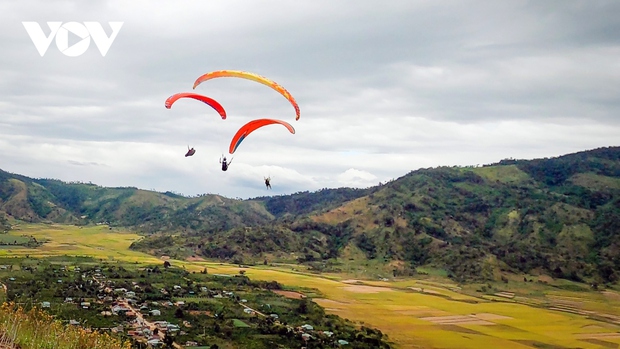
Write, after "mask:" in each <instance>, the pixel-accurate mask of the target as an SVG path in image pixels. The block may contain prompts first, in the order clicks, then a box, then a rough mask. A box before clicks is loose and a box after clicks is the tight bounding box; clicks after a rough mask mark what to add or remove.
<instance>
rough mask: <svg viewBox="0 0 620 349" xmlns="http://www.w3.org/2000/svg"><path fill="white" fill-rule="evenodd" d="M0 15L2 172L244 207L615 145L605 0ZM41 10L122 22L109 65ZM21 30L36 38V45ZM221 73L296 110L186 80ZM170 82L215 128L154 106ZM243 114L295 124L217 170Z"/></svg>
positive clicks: (199, 6)
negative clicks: (268, 82) (237, 200)
mask: <svg viewBox="0 0 620 349" xmlns="http://www.w3.org/2000/svg"><path fill="white" fill-rule="evenodd" d="M0 17H1V20H0V47H2V54H1V55H0V169H3V170H5V171H9V172H13V173H19V174H23V175H27V176H30V177H34V178H41V177H45V178H57V179H61V180H64V181H83V182H89V181H90V182H93V183H96V184H99V185H103V186H135V187H138V188H142V189H154V190H157V191H167V190H170V191H174V192H177V193H181V194H184V195H196V194H201V193H217V194H221V195H224V196H227V197H233V198H234V197H241V198H248V197H255V196H260V195H271V194H289V193H294V192H298V191H305V190H310V191H314V190H317V189H321V188H334V187H343V186H350V187H367V186H371V185H376V184H378V183H379V182H384V181H386V180H390V179H393V178H398V177H400V176H402V175H404V174H406V173H407V172H409V171H411V170H415V169H419V168H427V167H435V166H441V165H450V166H451V165H477V164H485V163H492V162H496V161H499V160H501V159H504V158H509V157H512V158H519V159H532V158H541V157H553V156H558V155H563V154H567V153H571V152H576V151H581V150H587V149H592V148H597V147H602V146H618V145H620V142H619V141H620V113H619V112H620V36H619V35H618V33H620V20H619V18H620V2H618V1H596V0H593V1H570V0H558V1H512V0H503V1H469V0H458V1H433V0H402V1H401V0H390V1H378V0H374V1H370V0H338V1H334V0H311V1H310V0H308V1H306V0H298V1H283V0H280V1H266V0H251V1H250V0H244V1H235V0H225V1H224V0H222V1H220V0H210V1H198V0H187V1H180V2H172V1H152V0H150V1H138V0H136V1H120V0H119V1H80V2H77V1H75V2H71V1H53V0H41V1H30V0H21V1H3V2H0ZM52 21H57V22H62V23H67V22H78V23H83V22H88V21H93V22H99V23H101V24H102V27H103V29H104V30H105V32H106V35H108V36H110V35H111V34H112V32H113V31H112V28H111V27H110V25H109V24H108V22H122V23H123V24H122V27H121V28H120V30H119V31H118V32H117V36H116V38H115V39H114V41H113V42H112V44H111V46H110V47H109V50H108V52H107V54H106V55H105V56H102V54H101V53H100V51H99V50H98V48H97V43H95V42H94V39H92V38H93V37H94V36H95V35H93V34H92V33H91V36H90V39H86V40H85V41H80V39H79V37H78V36H76V35H74V34H71V33H69V34H68V36H66V37H68V41H67V45H68V46H70V47H69V48H71V47H73V46H72V45H74V44H76V45H85V44H86V43H88V42H90V43H89V46H88V48H87V49H86V50H85V51H84V53H83V54H82V55H79V56H67V55H66V54H65V53H70V51H68V50H65V51H64V53H63V51H62V50H64V49H65V48H66V46H67V45H65V47H63V40H62V38H58V37H54V38H52V37H51V36H50V32H51V31H50V27H48V25H47V22H52ZM22 22H37V23H38V24H39V25H40V26H41V28H42V33H43V34H42V35H44V37H50V40H51V42H50V45H49V47H48V48H47V51H46V52H45V54H44V56H41V55H40V54H39V52H38V51H37V48H36V47H35V44H34V43H33V41H32V39H31V37H30V36H29V34H28V32H27V30H26V29H25V26H24V25H23V23H22ZM66 28H77V29H74V30H73V32H75V31H78V32H79V30H78V29H80V28H82V26H81V25H77V26H76V25H74V24H70V25H68V26H66ZM84 28H85V27H84ZM60 32H62V30H59V32H58V33H60ZM64 33H65V34H66V33H67V31H64ZM82 34H83V33H82ZM87 34H88V32H87V33H86V35H87ZM57 35H58V36H62V33H61V34H57ZM83 36H84V35H83ZM86 37H88V36H86ZM80 42H81V44H80ZM79 47H80V46H76V48H74V52H75V50H78V51H79ZM81 47H85V46H81ZM222 69H232V70H245V71H250V72H254V73H257V74H260V75H263V76H266V77H268V78H270V79H273V80H275V81H276V82H278V83H279V84H281V85H282V86H284V87H285V88H286V89H287V90H288V91H289V92H290V93H291V94H292V95H293V96H294V97H295V99H296V100H297V102H298V104H299V106H300V109H301V117H300V119H299V120H297V121H295V112H294V109H293V107H292V106H291V104H289V103H288V101H287V100H286V99H285V98H284V97H282V96H281V95H279V94H278V93H277V92H275V91H274V90H272V89H270V88H268V87H267V86H264V85H261V84H258V83H256V82H253V81H249V80H244V79H235V78H222V79H214V80H209V81H207V82H204V83H202V84H201V85H200V86H198V87H197V88H196V90H192V86H193V83H194V81H195V80H196V78H198V77H199V76H200V75H202V74H204V73H207V72H210V71H214V70H222ZM178 92H197V93H200V94H203V95H206V96H209V97H211V98H213V99H215V100H217V101H218V102H219V103H221V104H222V106H223V107H224V108H225V109H226V112H227V114H228V117H227V119H226V120H222V119H221V118H220V117H219V115H218V114H217V113H216V112H215V111H214V110H213V109H211V108H210V107H209V106H207V105H205V104H203V103H201V102H198V101H195V100H190V99H184V100H179V101H178V102H177V103H176V104H174V105H173V107H172V108H171V109H166V108H165V107H164V101H165V100H166V98H167V97H169V96H170V95H172V94H175V93H178ZM257 118H275V119H280V120H283V121H287V122H289V123H291V125H292V126H293V127H295V130H296V133H295V134H294V135H293V134H290V133H289V132H288V131H287V130H286V129H285V128H284V127H282V126H280V125H271V126H266V127H264V128H262V129H260V130H257V131H255V132H254V133H252V134H251V135H250V136H249V137H248V138H247V139H246V140H244V141H243V143H242V144H241V146H240V147H239V148H238V150H237V151H236V153H235V154H234V160H233V163H232V165H231V167H230V169H229V170H228V171H226V172H223V171H221V169H220V165H219V163H218V159H219V158H220V156H221V155H222V154H227V152H228V146H229V143H230V140H231V138H232V136H233V135H234V134H235V132H236V131H237V130H238V129H239V128H240V127H241V126H242V125H244V124H245V123H247V122H248V121H250V120H253V119H257ZM188 145H189V146H191V147H194V148H195V149H196V154H195V155H194V156H192V157H187V158H186V157H184V155H185V152H186V151H187V146H188ZM227 155H228V154H227ZM228 157H229V158H230V155H229V156H228ZM266 176H271V178H272V185H273V190H272V191H269V192H268V191H266V189H265V187H264V184H263V177H266Z"/></svg>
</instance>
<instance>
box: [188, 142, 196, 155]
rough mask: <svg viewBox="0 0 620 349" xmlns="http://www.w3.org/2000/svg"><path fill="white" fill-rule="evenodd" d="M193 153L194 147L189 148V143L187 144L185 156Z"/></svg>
mask: <svg viewBox="0 0 620 349" xmlns="http://www.w3.org/2000/svg"><path fill="white" fill-rule="evenodd" d="M194 153H196V150H195V149H194V148H192V149H190V148H189V145H188V146H187V153H186V154H185V157H188V156H192V155H194Z"/></svg>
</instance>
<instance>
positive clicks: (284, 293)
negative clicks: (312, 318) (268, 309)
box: [271, 290, 306, 299]
mask: <svg viewBox="0 0 620 349" xmlns="http://www.w3.org/2000/svg"><path fill="white" fill-rule="evenodd" d="M271 291H272V292H273V293H277V294H279V295H281V296H284V297H286V298H291V299H304V298H306V296H305V295H303V294H301V293H299V292H293V291H283V290H271Z"/></svg>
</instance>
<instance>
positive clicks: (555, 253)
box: [0, 147, 620, 283]
mask: <svg viewBox="0 0 620 349" xmlns="http://www.w3.org/2000/svg"><path fill="white" fill-rule="evenodd" d="M7 219H8V220H7ZM11 219H17V220H22V221H28V222H56V223H71V224H78V225H79V224H94V223H107V224H110V225H111V226H122V227H127V228H131V229H135V230H137V231H139V232H142V233H144V234H145V235H146V237H145V238H144V239H143V240H141V241H139V242H137V243H135V244H134V245H133V246H132V248H135V249H140V250H143V251H146V252H149V253H153V254H157V255H160V254H167V255H170V256H175V257H177V258H184V257H190V256H194V257H205V258H217V259H222V260H227V261H235V262H239V263H243V262H246V263H247V262H248V261H253V262H257V261H263V260H265V262H267V261H266V259H269V261H274V260H285V259H290V258H291V256H292V255H293V256H295V258H296V260H297V261H298V262H303V263H309V264H311V265H313V266H314V267H315V268H317V269H322V270H325V269H329V268H330V266H331V268H335V267H334V266H336V265H338V263H335V262H334V261H337V260H345V259H346V260H352V261H353V262H355V263H369V262H372V263H375V264H380V265H383V266H385V267H386V268H388V269H390V270H392V272H393V273H394V275H399V274H403V273H404V274H407V273H414V272H415V268H416V267H419V266H429V265H430V266H433V267H435V268H441V269H444V270H446V271H447V272H448V274H449V275H450V276H451V277H453V278H455V279H457V280H460V281H467V280H485V279H493V278H497V275H498V272H500V273H501V272H514V273H546V274H550V275H552V276H554V277H562V278H568V279H572V280H577V281H588V282H597V283H601V282H616V281H618V280H619V279H620V147H607V148H599V149H594V150H590V151H583V152H579V153H574V154H568V155H564V156H560V157H556V158H545V159H536V160H513V159H506V160H502V161H500V162H499V163H496V164H490V165H485V166H481V167H438V168H430V169H420V170H416V171H412V172H410V173H408V174H406V175H404V176H403V177H400V178H398V179H396V180H393V181H391V182H389V183H386V184H383V185H380V186H376V187H372V188H368V189H351V188H339V189H323V190H320V191H317V192H301V193H296V194H292V195H282V196H274V197H259V198H254V199H248V200H233V199H229V198H225V197H222V196H219V195H210V194H206V195H202V196H199V197H191V198H189V197H183V196H179V195H176V194H174V193H170V192H166V193H158V192H153V191H146V190H140V189H137V188H104V187H100V186H97V185H93V184H85V183H65V182H62V181H59V180H55V179H32V178H28V177H25V176H21V175H17V174H11V173H7V172H4V171H1V170H0V230H4V229H8V226H9V224H8V222H10V221H11ZM3 227H4V228H3Z"/></svg>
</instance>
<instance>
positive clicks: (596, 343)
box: [0, 223, 620, 349]
mask: <svg viewBox="0 0 620 349" xmlns="http://www.w3.org/2000/svg"><path fill="white" fill-rule="evenodd" d="M8 234H9V235H10V236H16V237H18V236H32V237H34V238H36V239H37V241H43V242H44V243H43V244H42V245H41V246H38V247H36V248H12V249H1V250H0V258H2V259H3V260H7V259H9V260H10V259H11V258H15V259H18V258H19V259H26V260H30V261H37V260H43V259H50V260H53V261H55V263H63V264H67V265H71V264H76V263H84V262H85V261H87V260H90V262H89V263H108V264H111V265H114V264H116V265H120V266H124V267H125V268H127V269H129V268H137V267H143V266H148V265H151V266H152V265H160V266H161V265H163V263H164V260H165V261H168V262H169V263H170V264H171V265H172V266H173V267H176V268H182V270H186V271H187V272H189V273H192V272H196V273H198V274H199V273H200V272H201V271H203V270H205V268H206V270H208V273H209V275H216V274H217V275H220V274H221V275H230V276H233V275H240V272H241V271H242V272H243V275H244V276H247V277H249V279H250V280H253V281H254V280H264V281H272V280H273V281H276V282H278V283H279V284H281V285H282V287H283V288H284V289H285V290H289V291H295V292H298V293H301V294H303V295H305V296H306V297H307V299H308V300H311V301H313V302H315V303H316V304H318V305H320V306H321V307H323V308H324V309H325V312H326V313H328V314H335V315H338V316H340V317H341V318H344V319H349V320H351V321H354V322H355V323H357V324H358V325H363V326H367V327H371V328H377V329H379V330H380V331H381V332H382V333H384V334H386V335H387V336H388V339H389V341H392V342H393V343H394V345H395V347H397V348H446V349H447V348H480V347H498V348H499V347H501V348H577V347H580V348H612V347H617V346H618V345H620V293H618V291H617V290H615V289H613V288H607V289H601V290H599V291H594V290H591V289H590V288H591V287H590V286H589V285H586V284H583V283H578V282H571V281H566V280H562V279H553V278H551V277H549V276H546V275H537V276H534V275H526V274H523V275H513V276H512V277H511V278H510V279H509V278H506V281H499V282H486V283H470V284H457V283H455V282H454V281H452V280H450V279H448V278H446V277H443V276H440V275H433V274H437V273H433V272H432V271H426V272H424V271H422V273H419V274H418V275H417V276H415V277H397V278H394V277H389V278H383V280H379V279H378V278H377V277H371V276H370V275H367V276H366V277H365V278H359V277H358V278H357V279H352V277H355V275H346V274H342V273H340V274H336V273H316V272H312V271H311V270H309V269H308V268H307V267H304V266H300V265H277V264H276V265H274V266H269V265H262V264H260V263H259V264H256V265H251V266H249V265H244V266H241V267H240V266H239V265H234V264H229V263H218V262H207V261H196V260H194V261H187V260H175V259H172V258H165V257H164V259H162V258H158V257H155V256H151V255H147V254H144V253H141V252H138V251H131V250H129V246H130V245H131V243H132V242H134V241H136V240H138V239H140V238H141V237H140V236H139V235H137V234H135V233H131V232H127V231H124V230H122V229H117V228H113V229H110V228H109V227H108V226H105V225H98V226H97V225H95V226H83V227H78V226H72V225H60V224H28V223H19V224H16V225H15V224H14V229H13V230H11V231H10V232H9V233H8ZM160 257H161V256H160ZM5 263H6V262H5ZM31 263H32V262H31ZM293 269H295V270H293ZM424 274H427V275H424ZM357 276H359V275H357ZM8 277H9V274H3V282H5V279H6V278H8ZM524 278H525V280H528V281H524ZM530 279H531V280H532V281H531V282H530V281H529V280H530ZM9 287H10V286H9ZM285 294H286V293H285ZM287 295H288V296H290V297H292V298H299V297H298V296H297V295H295V294H291V293H288V294H287Z"/></svg>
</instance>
